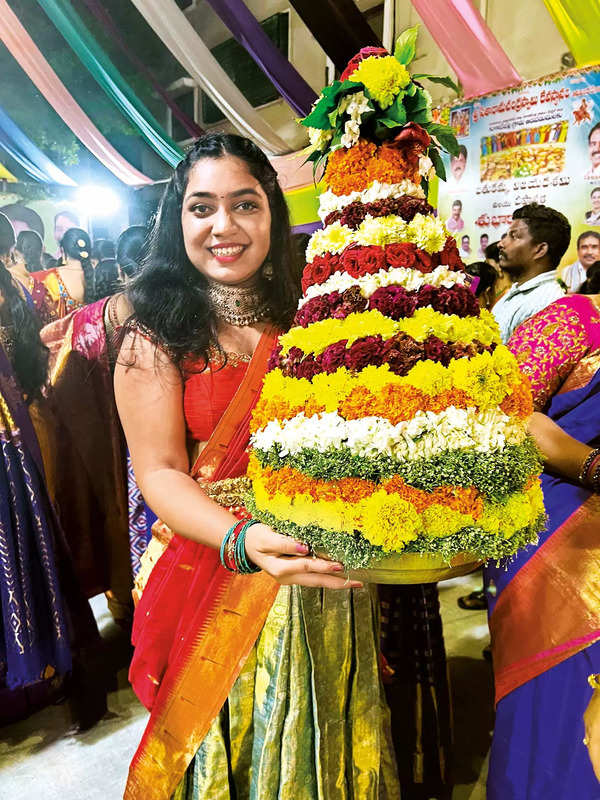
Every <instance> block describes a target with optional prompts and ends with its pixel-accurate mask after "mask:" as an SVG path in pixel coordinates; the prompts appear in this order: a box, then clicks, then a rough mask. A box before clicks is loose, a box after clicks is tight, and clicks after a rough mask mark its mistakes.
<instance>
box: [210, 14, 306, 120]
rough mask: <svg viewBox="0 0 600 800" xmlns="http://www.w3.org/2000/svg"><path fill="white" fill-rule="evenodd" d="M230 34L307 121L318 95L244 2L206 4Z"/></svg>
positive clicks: (297, 112) (290, 104)
mask: <svg viewBox="0 0 600 800" xmlns="http://www.w3.org/2000/svg"><path fill="white" fill-rule="evenodd" d="M207 2H208V4H209V6H211V8H212V9H213V11H214V12H215V13H216V14H218V15H219V17H220V18H221V19H222V21H223V22H224V23H225V25H226V26H227V27H228V28H229V31H230V33H232V34H233V36H234V37H235V38H236V39H237V41H238V42H239V43H240V44H241V45H242V47H244V48H245V49H246V51H247V52H248V54H249V55H250V56H252V58H253V59H254V61H256V63H257V64H258V66H259V67H260V68H261V69H262V71H263V72H264V73H265V75H266V76H267V78H268V79H269V80H270V81H271V83H272V84H273V86H274V87H275V88H276V89H277V91H278V92H279V94H280V95H281V96H282V97H283V99H284V100H285V101H286V102H287V103H288V105H289V106H290V107H291V108H292V109H293V110H294V111H295V112H296V114H299V115H300V116H301V117H305V116H306V115H307V114H308V113H309V111H310V108H311V106H312V104H313V103H314V102H315V100H316V99H317V95H316V93H315V92H314V91H313V90H312V89H311V88H310V86H309V85H308V83H307V82H306V81H305V80H304V78H303V77H302V76H301V75H299V74H298V72H297V71H296V70H295V69H294V67H293V66H292V65H291V64H290V62H289V61H288V60H287V58H286V57H285V56H284V55H283V53H282V52H281V51H280V50H279V49H278V48H277V47H276V46H275V44H274V43H273V42H272V41H271V39H269V37H268V36H267V34H266V33H265V32H264V30H263V29H262V27H261V25H260V23H259V22H258V20H257V19H256V18H255V17H254V16H253V14H251V12H250V11H249V10H248V8H247V7H246V5H245V3H244V2H243V0H207Z"/></svg>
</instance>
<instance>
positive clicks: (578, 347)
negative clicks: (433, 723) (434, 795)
mask: <svg viewBox="0 0 600 800" xmlns="http://www.w3.org/2000/svg"><path fill="white" fill-rule="evenodd" d="M599 277H600V276H599V275H598V272H597V270H594V271H593V273H592V275H591V276H590V278H589V284H588V286H586V291H590V294H589V295H583V294H576V295H570V296H566V297H562V298H560V299H559V300H556V301H555V302H553V303H552V304H550V305H548V306H547V307H546V308H544V309H543V310H541V311H539V312H538V313H537V314H535V315H533V316H531V317H530V318H529V319H527V320H526V321H525V322H524V323H523V324H522V325H520V326H519V327H518V328H517V329H516V330H515V331H514V333H513V335H512V336H511V338H510V340H509V341H508V347H509V349H510V350H511V351H512V352H513V354H514V355H515V357H516V359H517V362H518V363H519V367H520V369H521V372H522V373H523V374H524V375H526V376H527V377H528V378H529V381H530V385H531V390H532V395H533V407H534V409H535V412H536V413H534V414H533V416H532V417H531V419H530V423H529V433H530V435H531V436H532V437H533V439H534V440H535V443H536V445H537V447H538V449H539V451H540V453H541V454H542V459H543V462H544V473H543V475H542V489H543V493H544V505H545V510H546V514H547V524H546V528H545V530H544V531H543V533H542V534H540V542H539V544H537V545H533V546H530V547H527V548H524V549H523V550H521V551H520V552H519V553H518V554H517V555H516V556H515V558H514V559H512V560H511V561H509V562H508V563H504V562H501V563H499V564H488V565H487V567H486V569H485V576H486V587H487V589H488V592H487V597H488V606H489V624H490V633H491V641H492V653H493V662H494V681H495V688H496V723H495V728H494V735H493V739H492V746H491V751H490V764H489V772H488V785H487V798H488V800H506V799H507V798H514V800H517V798H518V799H519V800H521V799H522V800H526V799H527V800H529V799H530V798H531V800H533V799H534V798H535V799H536V800H537V798H544V800H566V799H567V798H569V800H571V798H573V799H574V798H577V800H595V799H596V798H598V797H600V786H599V785H598V781H597V779H596V777H595V774H594V770H593V768H592V767H593V766H595V768H596V771H597V772H600V742H599V741H598V736H600V720H598V721H595V718H596V716H597V714H598V711H597V709H596V706H597V705H598V699H597V698H596V699H594V700H593V702H592V705H591V706H590V707H589V708H588V711H586V706H588V703H589V702H590V697H592V686H596V685H600V683H599V681H600V675H598V673H599V672H600V640H599V637H600V604H599V603H598V595H599V592H600V579H599V556H598V532H599V531H600V497H599V494H600V448H599V446H600V294H598V292H599V291H600V281H599V280H598V278H599ZM540 412H541V413H540ZM590 676H593V679H592V681H590V682H589V681H588V679H589V677H590ZM584 712H585V720H584ZM586 746H587V748H588V751H586ZM588 752H589V756H590V757H591V760H592V763H590V758H588Z"/></svg>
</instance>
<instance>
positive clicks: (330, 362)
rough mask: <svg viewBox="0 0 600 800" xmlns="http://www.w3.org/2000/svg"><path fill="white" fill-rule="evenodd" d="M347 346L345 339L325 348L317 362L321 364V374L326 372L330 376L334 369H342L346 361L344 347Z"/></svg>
mask: <svg viewBox="0 0 600 800" xmlns="http://www.w3.org/2000/svg"><path fill="white" fill-rule="evenodd" d="M347 344H348V340H347V339H343V340H342V341H341V342H336V343H335V344H330V345H329V347H326V348H325V350H324V351H323V353H322V354H321V356H320V357H319V362H320V364H321V369H322V370H323V372H326V373H327V374H328V375H330V374H331V373H332V372H335V371H336V369H338V368H339V367H343V366H344V363H345V359H346V345H347Z"/></svg>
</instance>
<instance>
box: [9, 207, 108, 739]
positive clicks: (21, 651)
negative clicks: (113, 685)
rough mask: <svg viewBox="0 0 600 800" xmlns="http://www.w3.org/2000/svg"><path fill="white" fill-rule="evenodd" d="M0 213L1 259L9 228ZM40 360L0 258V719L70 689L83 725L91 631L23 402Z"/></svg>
mask: <svg viewBox="0 0 600 800" xmlns="http://www.w3.org/2000/svg"><path fill="white" fill-rule="evenodd" d="M2 217H3V215H0V258H2V259H3V260H5V259H6V257H7V255H8V256H9V255H10V250H11V247H13V246H14V232H13V231H12V227H11V226H10V223H8V220H6V218H5V217H4V219H2ZM47 364H48V352H47V349H46V348H45V347H44V346H43V345H42V343H41V341H40V338H39V321H38V319H37V317H36V316H35V314H34V312H33V310H32V309H31V308H30V307H29V305H28V303H27V301H26V300H25V299H24V298H23V296H22V293H21V291H20V290H19V288H18V287H17V286H16V285H15V283H14V282H13V279H12V277H11V275H10V273H9V272H8V270H7V269H5V267H4V266H3V263H2V261H0V724H5V723H8V722H12V721H14V720H16V719H19V718H22V717H24V716H26V715H28V714H29V713H31V712H32V711H34V710H35V709H36V708H39V707H41V706H42V705H45V704H46V703H48V702H51V701H52V700H56V699H58V698H60V697H62V696H64V695H65V694H66V693H67V692H71V693H72V694H74V696H75V700H76V704H77V707H76V708H74V712H75V717H76V721H77V722H78V723H79V725H80V727H81V728H84V727H89V725H90V724H92V722H93V721H95V720H96V719H97V718H98V716H101V715H102V713H104V711H105V710H106V703H105V692H104V689H103V688H100V689H99V690H98V688H99V687H93V688H92V690H91V694H89V693H88V691H87V689H88V688H90V687H89V683H88V679H89V678H90V677H91V676H90V675H89V673H88V674H86V675H85V679H84V671H83V669H82V657H83V656H84V652H85V651H86V650H88V649H89V648H90V647H92V648H93V647H95V646H96V644H97V643H98V641H99V637H98V631H97V628H96V624H95V621H94V618H93V616H92V613H91V609H90V608H89V606H88V604H87V603H86V602H85V600H84V598H83V596H82V595H81V593H80V591H79V587H78V584H77V582H76V581H75V578H74V574H73V572H72V569H71V564H70V559H69V555H68V551H67V549H66V546H65V542H64V538H63V535H62V531H61V529H60V527H59V525H58V523H57V520H56V516H55V514H54V510H53V508H52V505H51V503H50V501H49V498H48V492H47V489H46V484H45V477H44V469H43V464H42V459H41V454H40V450H39V445H38V441H37V438H36V435H35V432H34V429H33V426H32V423H31V419H30V416H29V412H28V408H27V405H28V403H30V402H31V401H32V400H33V399H34V398H35V397H36V396H38V395H39V393H40V389H41V387H42V386H43V384H44V382H45V380H46V370H47ZM74 662H75V663H74ZM67 677H69V680H68V681H67Z"/></svg>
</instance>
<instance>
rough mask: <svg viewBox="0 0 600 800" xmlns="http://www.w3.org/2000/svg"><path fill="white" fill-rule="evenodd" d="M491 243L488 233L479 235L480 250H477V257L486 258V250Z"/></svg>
mask: <svg viewBox="0 0 600 800" xmlns="http://www.w3.org/2000/svg"><path fill="white" fill-rule="evenodd" d="M489 243H490V237H489V236H488V235H487V233H482V234H481V236H480V237H479V250H478V251H477V257H478V258H481V259H484V258H485V251H486V249H487V246H488V244H489Z"/></svg>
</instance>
